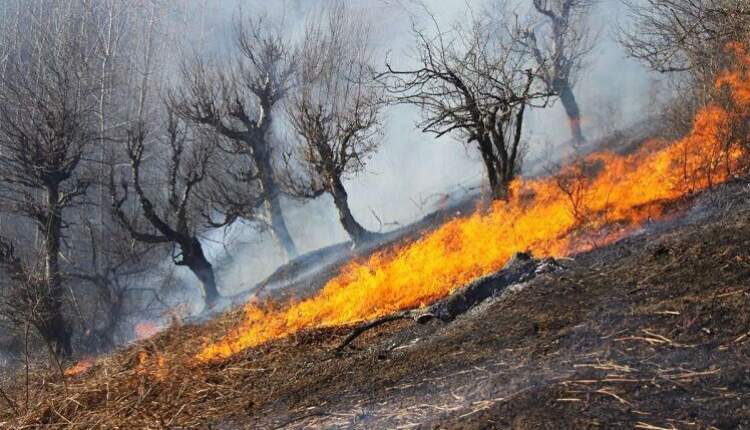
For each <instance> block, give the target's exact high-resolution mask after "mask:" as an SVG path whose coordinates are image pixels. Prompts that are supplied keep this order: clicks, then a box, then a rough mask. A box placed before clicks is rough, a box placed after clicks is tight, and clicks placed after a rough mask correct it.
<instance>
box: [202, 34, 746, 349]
mask: <svg viewBox="0 0 750 430" xmlns="http://www.w3.org/2000/svg"><path fill="white" fill-rule="evenodd" d="M729 48H730V49H731V50H732V51H733V52H734V53H735V55H736V56H737V58H738V70H735V71H732V72H728V73H725V74H723V75H722V76H721V77H720V78H719V80H718V81H717V88H718V89H720V90H723V89H726V90H728V92H729V94H730V97H729V99H730V100H731V102H730V103H727V105H731V107H723V106H720V105H718V104H712V105H709V106H706V107H704V108H703V109H701V110H700V111H699V112H698V114H697V115H696V117H695V119H694V122H693V128H692V131H691V132H690V133H689V134H688V135H687V136H686V137H685V138H683V139H681V140H678V141H675V142H665V141H652V142H649V143H647V144H645V145H644V146H643V147H642V148H640V149H639V150H637V151H636V152H634V153H632V154H629V155H625V156H622V155H617V154H614V153H607V152H602V153H595V154H592V155H590V156H588V157H586V158H585V159H584V160H581V161H579V162H576V163H572V164H570V165H568V166H567V167H565V168H563V169H562V171H561V172H560V174H559V175H556V176H555V177H550V178H542V179H533V180H524V179H519V180H517V181H515V182H514V183H512V184H511V191H512V192H511V195H512V197H511V198H510V199H509V200H508V201H507V202H506V201H498V202H495V203H494V204H492V206H491V207H490V208H489V209H488V210H487V211H484V212H477V213H475V214H474V215H471V216H468V217H465V218H457V219H454V220H452V221H450V222H448V223H446V224H445V225H443V226H441V227H440V228H438V229H437V230H435V231H432V232H430V233H428V234H426V235H425V236H424V237H422V238H421V239H419V240H416V241H415V242H413V243H408V244H405V245H401V246H398V247H395V248H394V249H391V250H386V251H382V252H378V253H376V254H374V255H373V256H371V257H370V258H368V259H367V260H366V261H358V262H352V263H350V264H348V265H347V266H346V267H344V268H343V269H342V271H341V272H340V274H339V275H338V276H336V277H335V278H334V279H332V280H331V281H329V282H328V283H327V284H326V285H325V287H324V288H323V289H322V290H321V291H320V292H319V293H318V294H317V295H315V296H314V297H311V298H309V299H306V300H303V301H300V302H296V303H290V304H288V305H286V306H281V307H278V306H273V305H261V304H258V303H250V304H248V305H246V307H245V315H244V319H243V321H242V323H241V324H240V325H239V327H237V328H236V329H234V330H232V331H231V332H230V333H229V334H228V335H226V336H225V337H224V338H222V339H220V340H219V341H217V342H215V343H211V344H208V345H206V346H205V348H204V349H203V350H202V351H201V352H200V353H199V354H198V356H197V359H198V361H200V362H207V361H212V360H218V359H223V358H227V357H230V356H232V355H233V354H236V353H237V352H239V351H242V350H244V349H247V348H250V347H253V346H256V345H259V344H261V343H264V342H267V341H269V340H272V339H278V338H282V337H285V336H288V335H290V334H293V333H296V332H298V331H300V330H304V329H310V328H319V327H330V326H337V325H346V324H354V323H358V322H361V321H366V320H370V319H374V318H377V317H381V316H384V315H388V314H391V313H394V312H398V311H401V310H405V309H412V308H417V307H422V306H426V305H428V304H430V303H433V302H435V301H436V300H439V299H441V298H443V297H445V296H446V295H448V294H450V293H451V292H452V291H454V290H455V289H457V288H459V287H461V286H463V285H466V284H467V283H469V282H471V281H472V280H474V279H476V278H478V277H481V276H483V275H487V274H490V273H493V272H496V271H497V270H499V269H501V268H502V267H503V265H504V264H505V263H506V262H507V261H508V259H509V258H510V257H511V256H512V255H513V254H514V253H515V252H518V251H523V250H529V251H532V252H533V253H534V254H535V255H565V254H568V253H572V252H577V251H581V250H585V249H589V248H591V247H594V246H601V245H604V244H606V243H609V242H612V241H614V240H617V239H619V238H621V237H623V235H625V234H627V233H629V232H632V231H634V230H635V229H637V228H639V226H640V225H642V223H643V222H644V221H646V220H649V219H657V218H659V217H661V216H663V215H664V212H665V209H666V208H667V206H668V205H669V204H670V203H674V202H675V201H677V200H679V199H680V198H682V197H684V196H686V195H688V194H690V193H692V192H696V191H700V190H704V189H707V188H709V187H711V186H714V185H716V184H719V183H721V182H724V181H726V180H728V179H729V178H731V177H732V175H733V174H735V173H737V172H738V170H739V169H740V166H746V165H747V163H746V160H745V153H744V151H743V150H742V149H741V147H740V146H738V145H736V144H734V142H736V141H737V140H738V139H739V137H737V136H732V135H731V132H730V130H734V128H733V127H732V126H731V125H732V124H736V123H737V122H736V121H737V119H742V120H744V119H746V118H747V117H748V112H750V109H749V108H750V76H748V73H747V68H748V66H750V57H749V56H748V54H747V52H746V51H745V50H744V49H743V48H742V46H739V45H731V46H730V47H729ZM745 137H746V136H745Z"/></svg>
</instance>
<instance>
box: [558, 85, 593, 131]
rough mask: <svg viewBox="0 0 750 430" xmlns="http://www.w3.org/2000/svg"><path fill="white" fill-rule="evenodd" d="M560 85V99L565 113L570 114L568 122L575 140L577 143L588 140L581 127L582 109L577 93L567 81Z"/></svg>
mask: <svg viewBox="0 0 750 430" xmlns="http://www.w3.org/2000/svg"><path fill="white" fill-rule="evenodd" d="M558 85H559V93H560V101H561V102H562V105H563V108H565V114H566V115H567V116H568V124H569V125H570V133H571V136H572V137H573V142H574V143H575V144H577V145H578V144H582V143H584V142H586V138H585V137H584V136H583V130H582V129H581V110H580V108H579V107H578V102H577V101H576V97H575V94H573V89H572V88H571V87H570V85H569V84H568V83H567V82H562V83H560V84H558Z"/></svg>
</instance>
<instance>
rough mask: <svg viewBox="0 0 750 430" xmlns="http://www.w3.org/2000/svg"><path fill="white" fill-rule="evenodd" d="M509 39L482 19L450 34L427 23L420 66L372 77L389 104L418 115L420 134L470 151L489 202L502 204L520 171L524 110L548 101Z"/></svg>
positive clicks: (508, 29)
mask: <svg viewBox="0 0 750 430" xmlns="http://www.w3.org/2000/svg"><path fill="white" fill-rule="evenodd" d="M433 21H435V20H434V19H433ZM517 31H518V29H516V28H513V27H512V26H511V25H510V24H508V23H504V25H503V26H498V25H497V23H496V22H494V21H492V20H490V19H487V18H486V17H480V18H476V19H474V20H473V22H471V23H469V24H468V25H463V26H456V27H455V28H454V29H453V30H452V31H451V32H443V31H441V29H440V28H439V26H438V24H437V23H436V22H435V34H434V35H428V34H427V33H426V32H424V31H422V30H419V29H417V28H415V29H414V36H415V39H416V44H417V47H416V48H417V49H416V54H417V57H418V60H419V64H420V65H419V66H418V67H416V68H414V69H407V70H400V69H395V68H393V67H392V66H391V65H390V64H387V71H386V72H385V73H383V74H382V75H380V76H379V79H380V80H381V81H382V82H383V83H384V85H385V86H386V88H387V90H388V91H389V93H390V94H391V95H392V96H393V101H394V102H396V103H404V104H410V105H414V106H417V107H419V108H420V109H421V110H422V116H423V121H422V122H421V123H420V127H422V130H423V131H424V132H427V133H432V134H434V135H436V136H437V137H440V136H444V135H447V134H450V133H455V134H457V135H458V136H460V137H461V138H463V139H464V140H465V142H466V143H467V144H472V143H473V144H476V145H477V148H478V149H479V152H480V154H481V156H482V160H483V162H484V166H485V169H486V173H487V177H488V179H489V184H490V188H491V191H492V196H493V197H494V198H507V196H508V190H509V188H508V185H509V184H510V182H511V181H512V180H513V179H514V178H515V177H516V175H518V173H519V172H520V170H521V158H522V152H523V151H522V147H521V144H522V133H523V121H524V115H525V113H526V109H527V107H529V106H530V105H533V104H534V103H538V104H539V105H542V106H543V105H546V103H547V100H548V99H549V96H550V92H549V90H548V89H547V88H545V87H543V86H540V85H539V83H541V79H539V75H540V73H539V72H540V70H539V67H538V66H537V67H534V66H533V64H532V59H531V58H529V55H528V52H527V50H525V49H522V48H523V47H522V46H521V45H520V44H519V43H518V41H517V40H516V38H515V37H514V36H515V35H517V34H518V33H517Z"/></svg>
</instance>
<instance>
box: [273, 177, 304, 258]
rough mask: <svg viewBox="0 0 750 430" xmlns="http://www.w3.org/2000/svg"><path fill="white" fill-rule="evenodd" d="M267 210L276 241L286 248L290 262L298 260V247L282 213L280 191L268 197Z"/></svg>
mask: <svg viewBox="0 0 750 430" xmlns="http://www.w3.org/2000/svg"><path fill="white" fill-rule="evenodd" d="M274 187H275V184H274ZM266 208H267V210H268V217H269V218H270V220H271V231H273V235H274V237H275V238H276V241H278V243H279V245H280V246H281V247H282V248H284V252H285V253H286V256H287V258H288V259H289V260H293V259H295V258H297V256H298V255H299V252H298V251H297V245H296V244H295V243H294V240H293V239H292V236H291V235H290V234H289V230H288V229H287V227H286V221H285V220H284V214H283V213H282V211H281V201H280V199H279V193H278V191H276V192H275V194H274V195H272V196H270V197H268V200H266Z"/></svg>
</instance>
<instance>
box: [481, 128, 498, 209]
mask: <svg viewBox="0 0 750 430" xmlns="http://www.w3.org/2000/svg"><path fill="white" fill-rule="evenodd" d="M479 152H480V153H481V154H482V161H484V168H485V170H486V172H487V179H488V180H489V183H490V192H491V193H492V200H497V199H498V198H501V195H502V194H503V193H502V190H501V188H502V187H501V184H500V182H499V181H498V170H497V166H496V165H495V156H494V155H493V153H492V144H491V143H490V142H489V141H488V140H483V139H479Z"/></svg>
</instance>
